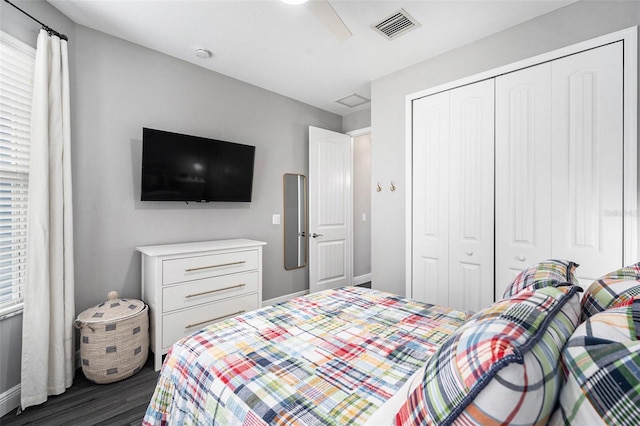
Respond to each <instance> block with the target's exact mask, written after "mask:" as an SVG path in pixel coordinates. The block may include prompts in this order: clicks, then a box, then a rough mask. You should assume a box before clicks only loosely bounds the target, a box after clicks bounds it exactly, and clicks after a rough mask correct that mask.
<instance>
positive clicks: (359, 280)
mask: <svg viewBox="0 0 640 426" xmlns="http://www.w3.org/2000/svg"><path fill="white" fill-rule="evenodd" d="M370 281H371V273H368V274H364V275H359V276H357V277H353V285H360V284H364V283H368V282H370Z"/></svg>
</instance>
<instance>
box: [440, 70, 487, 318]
mask: <svg viewBox="0 0 640 426" xmlns="http://www.w3.org/2000/svg"><path fill="white" fill-rule="evenodd" d="M493 91H494V80H493V79H490V80H485V81H481V82H478V83H474V84H470V85H468V86H463V87H460V88H457V89H453V90H451V91H450V147H449V149H450V157H449V180H450V184H449V306H452V307H454V308H458V309H470V310H474V311H476V310H480V309H482V308H483V307H486V306H488V305H490V304H491V303H492V302H493V295H494V267H493V263H494V253H493V248H494V216H493V215H494V156H493V155H494V114H493V113H494V108H493V105H494V99H493V94H494V93H493Z"/></svg>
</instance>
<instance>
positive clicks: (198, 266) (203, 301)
mask: <svg viewBox="0 0 640 426" xmlns="http://www.w3.org/2000/svg"><path fill="white" fill-rule="evenodd" d="M265 244H266V243H264V242H262V241H254V240H247V239H234V240H219V241H201V242H194V243H183V244H166V245H156V246H143V247H137V248H136V249H137V250H138V251H139V252H141V253H142V300H144V301H145V302H146V303H147V305H149V314H150V321H149V329H150V333H151V336H150V347H151V350H152V351H153V354H154V367H155V370H156V371H157V370H159V369H160V367H161V366H162V355H164V354H166V353H167V351H168V350H169V347H171V345H172V344H174V343H175V342H176V341H178V340H179V339H180V338H182V337H184V336H187V335H189V334H191V333H193V332H195V331H198V330H199V329H201V328H203V327H205V326H207V325H209V324H212V323H214V322H216V321H220V320H223V319H225V318H229V317H232V316H235V315H238V314H241V313H243V312H247V311H251V310H254V309H258V308H260V307H261V305H262V246H263V245H265Z"/></svg>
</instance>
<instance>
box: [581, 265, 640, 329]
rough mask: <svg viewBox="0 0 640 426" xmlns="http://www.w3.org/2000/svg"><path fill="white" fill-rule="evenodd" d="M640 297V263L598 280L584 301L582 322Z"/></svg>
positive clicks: (588, 291)
mask: <svg viewBox="0 0 640 426" xmlns="http://www.w3.org/2000/svg"><path fill="white" fill-rule="evenodd" d="M639 296H640V262H639V263H636V264H634V265H629V266H625V267H624V268H620V269H618V270H615V271H613V272H609V273H608V274H606V275H603V276H602V277H600V278H598V279H597V280H595V281H594V282H593V284H591V285H590V286H589V288H588V289H587V291H586V293H585V295H584V298H583V299H582V320H583V321H584V320H586V319H587V318H589V317H590V316H592V315H595V314H597V313H598V312H602V311H604V310H606V309H609V308H611V307H613V306H615V305H617V304H620V303H624V302H631V301H632V299H634V298H636V297H639Z"/></svg>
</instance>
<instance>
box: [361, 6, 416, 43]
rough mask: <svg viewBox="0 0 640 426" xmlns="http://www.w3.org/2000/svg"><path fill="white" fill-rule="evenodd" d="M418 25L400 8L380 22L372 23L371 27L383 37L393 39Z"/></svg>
mask: <svg viewBox="0 0 640 426" xmlns="http://www.w3.org/2000/svg"><path fill="white" fill-rule="evenodd" d="M419 26H420V23H419V22H418V21H416V20H415V19H414V18H413V17H412V16H411V15H409V14H408V13H407V12H406V11H405V10H404V9H400V10H399V11H397V12H396V13H394V14H393V15H391V16H389V17H388V18H386V19H384V20H382V21H381V22H379V23H377V24H373V25H372V26H371V28H373V29H374V30H376V31H377V32H379V33H380V34H382V36H384V37H385V38H387V39H389V40H394V39H395V38H397V37H398V36H400V35H402V34H406V33H408V32H409V31H411V30H414V29H416V28H418V27H419Z"/></svg>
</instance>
